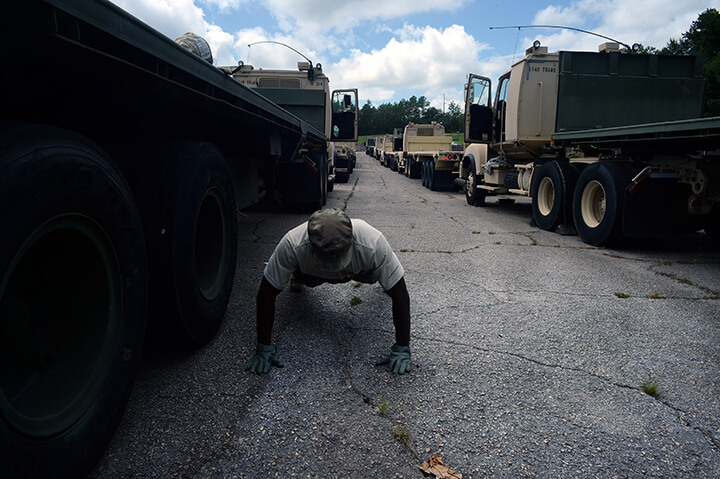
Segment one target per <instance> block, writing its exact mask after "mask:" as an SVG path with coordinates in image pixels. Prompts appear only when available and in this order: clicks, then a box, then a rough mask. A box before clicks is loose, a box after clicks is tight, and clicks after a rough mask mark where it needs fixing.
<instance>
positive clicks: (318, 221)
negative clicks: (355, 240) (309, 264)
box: [308, 208, 352, 271]
mask: <svg viewBox="0 0 720 479" xmlns="http://www.w3.org/2000/svg"><path fill="white" fill-rule="evenodd" d="M308 237H309V238H310V243H311V244H312V257H313V262H314V263H315V266H317V267H318V268H319V269H321V270H323V271H340V270H342V269H343V268H344V267H345V266H347V265H348V264H350V260H351V259H352V248H351V246H352V222H351V221H350V218H349V217H348V215H346V214H345V212H344V211H342V210H338V209H334V208H328V209H324V210H318V211H316V212H315V213H313V214H312V215H311V216H310V219H309V220H308Z"/></svg>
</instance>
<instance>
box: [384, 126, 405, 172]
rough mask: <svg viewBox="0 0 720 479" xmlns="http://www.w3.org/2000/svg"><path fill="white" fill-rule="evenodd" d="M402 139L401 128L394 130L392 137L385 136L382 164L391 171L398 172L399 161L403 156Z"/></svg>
mask: <svg viewBox="0 0 720 479" xmlns="http://www.w3.org/2000/svg"><path fill="white" fill-rule="evenodd" d="M402 139H403V129H402V128H394V129H393V134H392V135H386V136H385V143H384V144H385V149H384V164H385V166H387V167H388V168H390V169H391V170H392V171H398V170H399V168H400V160H401V158H402V156H403V155H402ZM403 171H404V168H403Z"/></svg>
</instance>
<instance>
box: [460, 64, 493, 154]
mask: <svg viewBox="0 0 720 479" xmlns="http://www.w3.org/2000/svg"><path fill="white" fill-rule="evenodd" d="M491 83H492V82H491V81H490V79H489V78H486V77H482V76H478V75H474V74H472V73H471V74H470V79H469V80H468V84H467V88H466V93H465V141H466V142H468V143H489V142H490V141H491V139H492V123H493V122H492V108H491V106H490V99H491V98H492V97H491V95H490V87H491Z"/></svg>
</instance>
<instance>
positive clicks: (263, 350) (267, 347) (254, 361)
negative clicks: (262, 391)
mask: <svg viewBox="0 0 720 479" xmlns="http://www.w3.org/2000/svg"><path fill="white" fill-rule="evenodd" d="M275 351H276V349H275V346H274V345H272V344H260V343H258V345H257V348H256V349H255V355H254V356H253V357H252V358H250V362H248V364H247V366H245V371H250V372H251V373H255V374H266V373H267V372H268V371H270V367H271V366H277V367H278V368H281V367H283V366H284V364H283V363H282V361H280V359H278V357H277V356H275Z"/></svg>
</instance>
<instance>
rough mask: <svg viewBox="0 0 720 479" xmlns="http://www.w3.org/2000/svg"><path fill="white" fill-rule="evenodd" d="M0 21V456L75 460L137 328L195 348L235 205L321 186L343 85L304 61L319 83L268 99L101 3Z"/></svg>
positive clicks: (346, 97) (94, 446)
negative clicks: (6, 44)
mask: <svg viewBox="0 0 720 479" xmlns="http://www.w3.org/2000/svg"><path fill="white" fill-rule="evenodd" d="M0 25H2V29H3V32H5V34H7V35H9V36H10V37H11V38H17V39H20V38H21V39H22V42H21V44H19V45H18V46H17V47H15V48H5V49H3V50H2V53H0V58H1V59H2V65H3V68H2V73H0V89H1V91H2V104H3V108H2V113H1V116H2V117H1V118H0V202H2V204H3V205H4V206H3V208H1V209H0V224H2V225H3V234H2V235H0V275H1V276H0V343H1V344H0V371H2V374H1V375H0V464H2V465H3V475H4V477H61V478H62V477H73V478H74V477H83V475H84V474H85V473H87V472H88V470H89V468H90V467H92V464H93V463H94V461H95V460H96V459H97V458H98V457H99V455H100V454H101V453H102V452H103V450H104V448H105V446H106V445H107V443H108V441H109V440H110V438H111V437H112V434H113V432H114V429H115V427H116V425H117V423H118V421H119V419H120V417H121V414H122V412H123V409H124V407H125V405H126V403H127V400H128V398H129V394H130V390H131V386H132V384H133V380H134V378H135V373H136V370H137V367H138V364H139V360H140V356H141V351H142V348H143V344H144V341H145V339H146V333H147V337H151V338H155V341H156V343H158V344H159V343H162V344H165V345H174V346H179V347H182V348H185V349H187V348H189V349H192V348H197V347H200V346H202V345H204V344H205V343H207V342H208V341H209V340H210V339H211V338H212V337H213V336H214V334H215V332H216V331H217V330H218V328H219V326H220V324H221V321H222V318H223V316H224V314H225V311H226V308H227V304H228V300H229V297H230V292H231V288H232V286H233V281H234V276H235V258H236V254H237V252H236V250H237V248H236V245H237V234H238V226H237V216H236V215H237V210H238V209H241V208H245V207H247V206H250V205H252V204H255V203H258V202H260V201H263V200H267V201H274V202H281V203H283V204H286V205H301V206H305V207H308V208H318V207H320V206H321V205H322V204H323V203H324V201H325V199H326V191H327V186H326V185H327V183H326V182H327V178H328V174H329V172H328V154H329V152H330V151H331V149H330V143H331V142H332V141H355V138H356V136H357V108H355V105H357V96H356V95H357V94H356V92H354V91H350V92H347V91H346V92H340V93H339V94H338V95H336V96H335V97H334V101H331V97H330V95H329V93H328V92H327V88H326V87H327V81H326V80H325V79H323V76H322V74H321V72H320V71H319V67H316V68H312V69H310V68H309V69H308V70H307V71H304V72H302V74H301V75H305V77H306V78H307V79H308V81H309V82H315V84H317V86H318V88H317V90H313V91H309V89H308V88H305V87H304V86H300V87H299V88H296V86H295V85H292V86H289V87H287V85H286V87H287V88H292V89H293V94H292V95H289V96H291V97H292V98H291V100H292V101H295V100H302V101H305V103H303V104H302V105H294V104H293V103H292V101H288V102H286V103H285V105H284V107H281V106H279V105H278V103H279V102H282V99H281V98H280V97H279V96H281V95H282V91H281V89H278V90H273V86H272V85H265V84H264V79H263V78H258V84H257V85H254V86H253V88H249V87H248V86H247V85H243V84H241V83H240V82H239V81H237V80H235V79H234V78H233V77H232V76H230V75H228V73H227V72H225V71H223V70H221V69H219V68H216V67H215V66H213V65H212V64H211V63H209V62H210V61H212V60H211V55H207V54H209V53H210V52H209V48H208V47H207V43H206V42H204V40H202V39H200V38H199V37H198V38H196V37H194V36H192V35H184V36H183V38H182V39H181V42H182V43H183V44H184V46H185V48H184V47H182V46H180V45H179V44H178V43H175V42H174V41H172V40H171V39H169V38H167V37H165V36H163V35H161V34H159V33H158V32H157V31H155V30H154V29H152V28H150V27H148V26H147V25H145V24H144V23H142V22H140V21H139V20H137V19H136V18H134V17H132V16H131V15H129V14H128V13H126V12H125V11H123V10H122V9H120V8H118V7H117V6H115V5H113V4H111V3H109V2H107V1H103V0H97V1H91V2H78V1H75V0H25V1H14V2H11V4H10V5H6V7H5V10H4V14H3V16H2V18H1V19H0ZM193 45H194V46H193ZM186 48H190V49H192V50H194V51H196V53H197V52H199V54H200V55H202V57H201V56H198V55H196V54H194V53H191V52H190V51H188V50H187V49H186ZM313 76H314V78H311V77H313ZM288 80H290V79H288ZM274 94H278V95H279V96H275V95H274ZM270 97H273V98H274V99H272V98H270ZM295 106H297V109H294V108H295ZM300 110H308V111H310V110H312V112H311V113H310V114H309V115H307V116H305V115H304V114H303V113H301V111H300Z"/></svg>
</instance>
